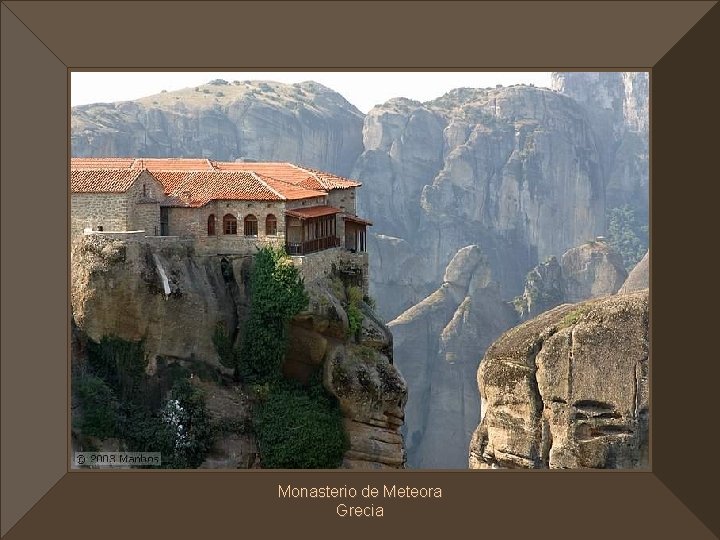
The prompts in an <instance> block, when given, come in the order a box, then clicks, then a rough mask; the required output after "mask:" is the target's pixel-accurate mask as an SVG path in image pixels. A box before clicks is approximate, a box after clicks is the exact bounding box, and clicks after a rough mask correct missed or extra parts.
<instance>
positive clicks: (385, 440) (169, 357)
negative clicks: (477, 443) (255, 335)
mask: <svg viewBox="0 0 720 540" xmlns="http://www.w3.org/2000/svg"><path fill="white" fill-rule="evenodd" d="M252 264H253V261H252V257H229V256H228V257H219V256H198V255H195V254H194V253H193V251H192V249H191V247H190V246H185V245H182V243H180V244H178V243H175V244H173V245H165V246H157V245H153V244H152V243H151V242H150V241H147V240H144V239H143V240H140V239H132V238H126V239H113V238H112V237H103V236H95V235H89V236H84V237H80V238H79V239H78V240H77V241H76V242H75V244H74V245H73V250H72V257H71V265H72V284H71V297H72V310H73V358H74V363H77V362H80V361H81V357H82V355H83V350H84V348H85V347H86V344H87V341H88V340H90V341H93V342H99V341H100V340H101V339H102V338H103V337H104V336H113V337H117V338H121V339H123V340H126V341H130V342H138V341H141V340H142V341H143V344H144V352H145V355H146V357H147V358H148V360H149V371H150V372H155V371H156V370H158V369H159V366H160V367H164V366H166V365H168V363H179V364H182V365H191V366H193V369H196V370H197V369H201V370H202V369H205V368H203V367H202V366H208V367H209V368H210V369H211V370H212V372H213V373H218V374H220V375H223V374H224V375H225V376H226V377H225V378H226V379H228V375H229V373H230V372H229V370H227V369H226V368H223V367H222V366H221V365H220V358H219V356H218V352H217V349H216V344H215V343H214V342H213V336H214V334H215V331H216V329H217V328H218V325H220V326H222V327H224V328H225V330H226V331H227V332H228V336H229V338H230V342H231V343H239V342H240V340H241V339H242V333H243V324H244V321H245V320H246V319H247V316H248V312H249V306H250V302H251V298H250V296H249V287H248V280H249V275H250V269H251V267H252ZM341 278H343V276H342V275H340V276H339V277H338V276H333V278H332V279H331V278H330V277H328V278H320V279H318V280H317V281H313V282H310V283H306V287H307V290H308V293H309V296H310V306H309V308H308V309H307V310H306V311H304V312H302V313H300V314H299V315H298V316H296V317H295V318H294V319H293V320H292V322H291V331H290V342H289V347H288V351H287V354H286V358H285V363H284V366H283V372H284V373H285V375H286V376H288V377H291V378H295V379H298V380H300V381H304V380H306V379H307V377H308V376H309V375H310V373H311V372H312V371H314V370H316V369H318V368H320V369H322V370H323V384H324V386H325V387H326V389H327V390H328V391H329V392H331V393H332V394H334V395H335V396H336V397H337V398H338V401H339V403H340V407H341V410H342V413H343V416H344V426H345V431H346V434H347V436H348V439H349V443H350V448H349V450H348V451H347V452H346V454H345V459H344V462H343V467H347V468H402V467H404V464H405V447H404V443H403V437H402V435H401V433H400V427H401V426H402V423H403V418H404V406H405V402H406V399H407V386H406V384H405V381H404V379H403V378H402V376H401V375H400V374H399V372H398V371H397V369H395V367H394V366H393V364H392V357H393V355H392V350H393V346H392V335H391V334H390V332H389V331H388V329H387V328H386V327H385V326H384V325H383V324H382V323H381V322H380V320H379V319H378V318H377V317H376V316H375V314H374V313H373V310H372V309H371V308H370V306H368V305H367V304H365V303H364V302H360V306H359V309H360V311H361V313H362V321H361V324H360V327H359V328H358V331H357V334H356V335H351V332H350V325H349V317H348V315H347V311H346V310H347V309H348V307H347V306H348V302H349V299H348V297H347V293H346V291H347V287H343V286H340V287H337V286H334V285H335V284H337V283H338V282H340V283H342V279H341ZM350 279H357V276H356V275H353V276H352V277H351V278H350ZM226 383H227V381H226ZM194 384H196V385H200V386H202V387H203V390H204V393H205V395H206V396H207V407H208V414H209V417H210V418H211V420H212V421H213V422H214V423H215V424H216V425H221V426H228V425H229V426H231V427H233V429H231V430H229V431H228V432H227V433H226V434H225V435H223V436H222V437H220V438H219V439H218V440H217V442H216V444H215V448H213V450H212V452H211V453H210V454H209V455H208V457H207V459H206V460H205V462H204V463H203V464H202V468H247V467H252V466H254V465H255V464H256V461H257V458H258V450H257V446H256V443H255V440H254V438H253V437H252V433H251V431H250V432H248V431H247V430H246V429H244V428H243V429H236V428H237V426H240V427H242V426H247V425H250V424H251V418H250V416H251V409H252V407H251V405H252V400H253V398H252V397H250V394H248V393H247V392H246V390H245V389H244V388H243V386H242V385H237V384H235V385H232V384H230V385H228V384H215V383H214V382H213V381H212V380H211V381H210V382H207V381H199V380H197V379H196V380H194Z"/></svg>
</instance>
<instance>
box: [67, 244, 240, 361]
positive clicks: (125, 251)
mask: <svg viewBox="0 0 720 540" xmlns="http://www.w3.org/2000/svg"><path fill="white" fill-rule="evenodd" d="M250 262H251V261H250V258H248V257H238V258H233V259H232V260H228V259H225V260H224V261H223V260H221V259H220V258H218V257H194V256H192V252H191V251H190V250H189V248H186V247H183V246H172V247H170V246H168V247H162V248H152V247H151V246H149V245H148V244H146V243H142V242H138V241H133V240H113V239H111V238H106V237H102V236H85V237H81V238H80V239H79V240H78V241H77V242H76V243H75V244H74V245H73V249H72V254H71V272H72V283H71V300H72V309H73V316H74V320H75V323H76V324H77V326H78V328H80V329H81V330H82V331H83V332H84V334H85V335H86V336H87V337H89V338H90V339H92V340H94V341H100V339H101V338H102V337H103V336H106V335H113V336H116V337H119V338H122V339H125V340H128V341H139V340H144V341H145V351H146V354H147V355H148V357H149V358H150V361H151V364H152V363H153V362H154V359H155V358H156V357H157V356H163V357H167V358H184V359H187V358H191V357H193V358H195V359H197V360H201V361H203V362H207V363H210V364H213V365H218V364H219V358H218V355H217V351H216V350H215V346H214V344H213V342H212V336H213V333H214V331H215V329H216V327H217V325H218V324H221V325H223V326H224V327H225V329H226V330H227V331H228V332H229V333H230V335H231V337H232V338H234V337H235V336H236V335H237V331H238V326H239V323H240V320H241V319H242V318H243V317H245V316H246V314H247V310H248V307H249V300H248V297H247V293H246V291H245V288H244V287H243V286H242V283H243V276H245V277H246V278H247V275H248V272H249V264H250ZM158 265H159V266H160V268H162V269H163V271H164V273H165V274H166V276H167V279H168V286H169V288H170V293H169V294H165V289H164V286H163V283H162V279H161V275H160V273H159V268H158Z"/></svg>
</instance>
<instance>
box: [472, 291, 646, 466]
mask: <svg viewBox="0 0 720 540" xmlns="http://www.w3.org/2000/svg"><path fill="white" fill-rule="evenodd" d="M648 349H649V341H648V291H647V290H644V291H638V292H635V293H631V294H627V295H616V296H610V297H606V298H600V299H596V300H590V301H588V302H584V303H582V304H575V305H571V304H565V305H562V306H559V307H557V308H555V309H553V310H551V311H548V312H546V313H543V314H542V315H540V316H539V317H537V318H535V319H532V320H531V321H528V322H526V323H524V324H521V325H520V326H517V327H515V328H513V329H511V330H510V331H508V332H506V333H505V334H503V335H502V336H501V337H500V339H498V340H497V341H496V342H495V343H493V344H492V346H491V347H490V348H489V349H488V351H487V353H486V354H485V357H484V359H483V361H482V363H481V365H480V369H479V370H478V383H479V387H480V395H481V397H482V414H481V417H480V424H479V425H478V427H477V429H476V431H475V433H474V435H473V438H472V442H471V443H470V447H469V449H470V453H469V466H470V468H471V469H483V468H536V469H542V468H550V469H554V468H647V467H648V466H649V460H648V459H649V457H648V450H649V382H648Z"/></svg>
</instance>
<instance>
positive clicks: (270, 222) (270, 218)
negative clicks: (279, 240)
mask: <svg viewBox="0 0 720 540" xmlns="http://www.w3.org/2000/svg"><path fill="white" fill-rule="evenodd" d="M265 234H266V235H268V236H274V235H276V234H277V218H276V217H275V216H274V215H272V214H268V215H267V217H266V218H265Z"/></svg>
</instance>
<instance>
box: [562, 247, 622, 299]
mask: <svg viewBox="0 0 720 540" xmlns="http://www.w3.org/2000/svg"><path fill="white" fill-rule="evenodd" d="M560 266H561V267H562V275H563V280H564V283H565V301H566V302H570V303H575V302H580V301H582V300H587V299H589V298H596V297H598V296H604V295H608V294H614V293H616V292H617V291H618V289H619V288H620V287H621V286H622V284H623V282H624V281H625V279H626V278H627V272H626V271H625V267H624V265H623V261H622V257H621V256H620V254H618V252H617V251H615V250H614V249H612V247H611V246H610V244H608V243H607V242H605V241H603V240H599V241H595V240H593V241H590V242H586V243H585V244H582V245H580V246H578V247H575V248H572V249H569V250H567V251H566V252H565V253H563V256H562V260H561V262H560Z"/></svg>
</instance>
